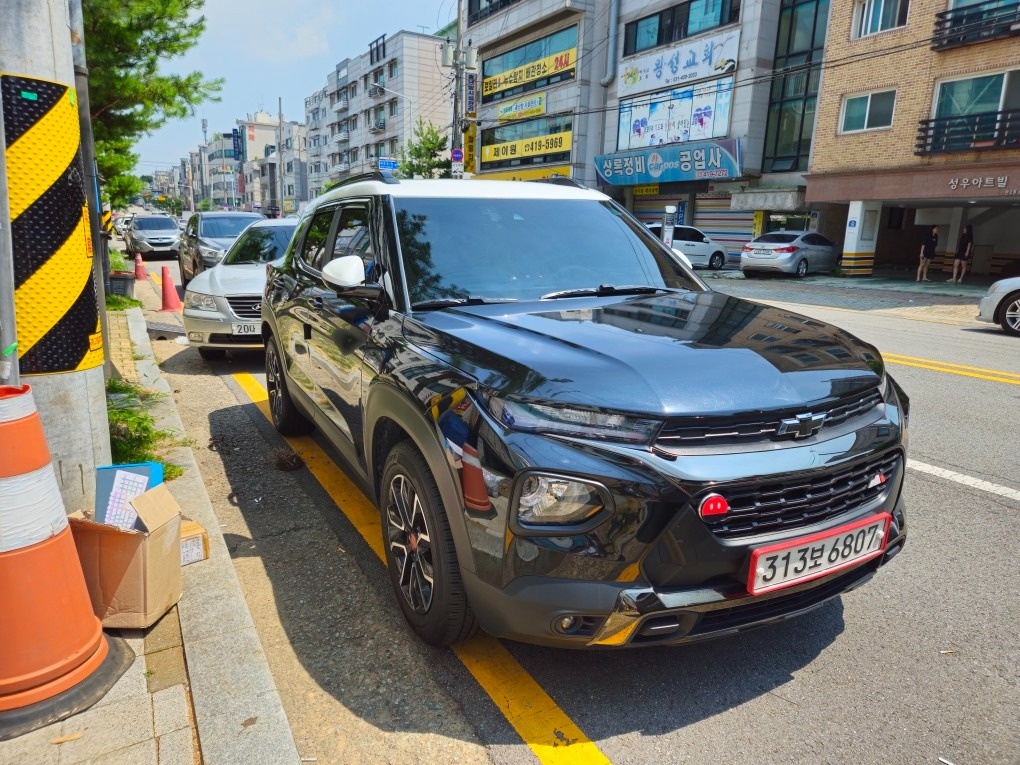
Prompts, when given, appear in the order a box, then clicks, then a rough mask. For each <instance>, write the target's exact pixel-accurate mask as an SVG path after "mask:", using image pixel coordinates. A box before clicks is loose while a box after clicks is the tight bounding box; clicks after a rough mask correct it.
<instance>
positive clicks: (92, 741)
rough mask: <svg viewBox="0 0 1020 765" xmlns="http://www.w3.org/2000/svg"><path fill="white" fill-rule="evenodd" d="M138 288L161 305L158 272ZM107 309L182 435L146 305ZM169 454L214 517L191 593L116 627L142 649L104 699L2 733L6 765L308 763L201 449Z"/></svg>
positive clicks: (122, 347)
mask: <svg viewBox="0 0 1020 765" xmlns="http://www.w3.org/2000/svg"><path fill="white" fill-rule="evenodd" d="M135 296H136V298H138V299H140V300H142V302H143V305H144V306H146V307H147V308H149V309H150V310H153V308H154V309H155V310H158V308H159V307H160V305H161V299H160V296H159V294H158V293H157V291H156V289H155V288H154V285H153V283H152V281H151V280H146V281H145V282H136V283H135ZM107 315H108V318H109V324H110V338H109V346H110V347H109V351H108V352H109V354H110V358H111V360H112V361H113V364H114V366H115V367H116V368H117V370H118V372H119V373H120V374H121V375H122V376H123V377H124V378H125V379H127V380H130V381H132V382H137V383H138V384H140V385H143V386H144V387H147V388H151V389H154V390H157V391H161V392H162V393H164V394H165V396H163V397H162V398H161V400H160V401H159V402H158V403H157V404H156V405H155V406H154V407H153V409H152V410H151V411H152V414H153V415H154V416H155V417H156V420H157V426H158V427H159V428H161V429H164V430H169V431H172V432H174V433H179V434H181V435H182V436H184V435H185V433H184V428H183V425H182V424H181V420H180V417H179V416H178V414H177V409H176V406H175V404H174V400H173V396H172V395H171V391H170V388H169V386H168V385H167V384H166V382H165V380H164V379H163V377H162V376H161V374H160V371H159V367H158V366H157V364H156V360H155V358H154V356H153V353H152V346H151V344H150V342H149V334H148V328H147V326H146V319H145V316H144V315H143V312H142V310H141V309H139V308H133V309H130V310H128V311H126V312H109V313H108V314H107ZM150 315H151V314H150ZM156 316H157V317H158V319H159V320H161V321H165V324H166V325H167V327H168V329H169V328H173V327H175V326H180V316H179V315H178V314H164V313H160V314H157V315H156ZM170 460H171V461H172V462H174V463H175V464H178V465H180V466H181V467H183V468H184V475H183V476H181V477H180V478H178V479H176V480H174V481H172V482H170V483H168V484H167V485H168V488H169V489H170V491H171V493H172V494H173V495H174V497H175V498H176V499H177V501H178V503H179V504H180V505H181V507H182V508H183V510H184V512H185V514H186V515H188V517H190V518H192V519H194V520H196V521H198V522H199V523H201V524H202V525H203V526H204V527H205V529H206V531H207V532H208V534H209V547H210V557H209V558H208V559H207V560H204V561H201V562H198V563H193V564H191V565H190V566H186V567H184V569H183V571H182V574H183V584H184V587H183V589H184V594H183V597H182V598H181V600H180V602H179V603H178V605H177V606H176V607H175V608H173V609H171V610H170V612H169V613H167V614H166V616H164V617H163V618H162V619H161V620H160V621H159V622H157V623H156V624H155V625H153V626H152V627H150V628H149V629H147V630H109V631H108V632H109V633H110V634H117V635H120V636H121V637H124V638H125V639H126V640H127V641H128V644H129V645H130V647H131V648H132V650H134V652H135V655H136V658H135V661H134V663H133V664H132V665H131V667H130V668H129V669H128V671H127V672H126V673H125V674H124V676H123V677H122V678H121V679H120V680H119V681H118V682H117V684H116V685H114V687H113V688H112V689H111V690H110V692H109V693H107V695H106V696H105V697H104V698H103V699H102V700H101V701H100V702H99V703H98V704H96V705H95V706H93V707H92V708H90V709H88V710H86V711H84V712H82V713H80V714H76V715H73V716H71V717H69V718H67V719H65V720H63V721H61V722H58V723H54V724H52V725H49V726H46V727H44V728H40V729H39V730H36V731H33V732H31V733H28V734H26V735H23V736H20V737H18V738H14V739H12V740H10V741H5V742H0V765H8V764H9V765H21V763H32V764H33V765H37V764H39V765H49V764H50V763H53V764H54V765H75V763H86V762H87V763H95V764H96V765H100V763H101V764H102V765H149V764H157V763H158V765H200V764H201V763H214V764H215V765H220V764H221V763H225V764H227V765H234V764H235V763H236V765H252V764H253V763H274V765H275V764H276V763H285V764H287V765H291V764H296V763H299V762H300V757H299V756H298V753H297V747H296V745H295V743H294V738H293V736H292V734H291V730H290V726H289V724H288V722H287V718H286V715H285V713H284V710H283V705H282V703H281V701H280V697H279V694H278V693H277V690H276V685H275V683H274V681H273V677H272V675H271V674H270V671H269V665H268V663H267V661H266V657H265V654H264V653H263V650H262V644H261V643H260V641H259V637H258V634H257V633H256V631H255V626H254V623H253V621H252V618H251V615H250V613H249V612H248V606H247V603H246V602H245V599H244V594H243V592H242V591H241V587H240V585H239V584H238V581H237V577H236V575H235V573H234V567H233V563H232V561H231V559H230V555H229V553H228V552H227V548H226V545H225V544H224V541H223V535H222V534H221V532H220V524H219V521H218V520H217V518H216V516H215V514H214V513H213V510H212V506H211V504H210V502H209V497H208V495H207V494H206V490H205V486H204V484H203V483H202V477H201V475H200V474H199V472H198V466H197V463H196V462H195V457H194V455H193V453H192V451H191V449H190V448H189V447H180V448H177V449H175V450H174V451H173V452H172V453H171V454H170Z"/></svg>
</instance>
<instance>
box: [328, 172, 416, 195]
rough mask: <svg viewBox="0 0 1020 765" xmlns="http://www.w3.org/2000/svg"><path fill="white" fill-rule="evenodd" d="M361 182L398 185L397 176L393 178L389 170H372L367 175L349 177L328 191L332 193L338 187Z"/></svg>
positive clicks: (360, 174) (359, 174)
mask: <svg viewBox="0 0 1020 765" xmlns="http://www.w3.org/2000/svg"><path fill="white" fill-rule="evenodd" d="M362 181H379V182H380V183H400V179H399V178H397V176H395V175H394V174H393V173H391V172H390V171H389V170H372V171H371V172H368V173H358V175H351V176H349V177H347V178H344V179H343V180H342V181H340V183H338V184H337V185H336V186H333V187H331V188H330V191H332V190H333V189H335V188H339V187H340V186H348V185H350V184H352V183H360V182H362Z"/></svg>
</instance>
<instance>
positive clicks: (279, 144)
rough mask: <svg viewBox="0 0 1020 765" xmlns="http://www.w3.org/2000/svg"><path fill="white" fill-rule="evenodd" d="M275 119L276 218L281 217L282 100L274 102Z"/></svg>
mask: <svg viewBox="0 0 1020 765" xmlns="http://www.w3.org/2000/svg"><path fill="white" fill-rule="evenodd" d="M276 117H277V120H278V121H279V124H280V138H279V140H278V141H277V142H276V175H277V180H278V181H279V182H280V198H279V199H278V200H277V202H276V207H277V212H276V217H277V218H282V217H283V98H282V97H280V98H279V99H278V100H277V102H276Z"/></svg>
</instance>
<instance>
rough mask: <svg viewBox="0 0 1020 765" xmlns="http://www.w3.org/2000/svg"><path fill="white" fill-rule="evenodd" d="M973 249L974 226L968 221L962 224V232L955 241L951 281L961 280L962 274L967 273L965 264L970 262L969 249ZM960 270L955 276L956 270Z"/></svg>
mask: <svg viewBox="0 0 1020 765" xmlns="http://www.w3.org/2000/svg"><path fill="white" fill-rule="evenodd" d="M973 249H974V227H973V226H972V225H970V224H969V223H968V224H967V225H966V226H964V228H963V233H962V234H960V241H958V242H957V243H956V257H955V258H953V278H952V279H950V280H949V281H951V282H957V283H959V282H962V281H963V277H964V275H966V273H967V264H968V263H970V256H971V251H972V250H973ZM957 271H959V272H960V276H959V277H957V276H956V272H957Z"/></svg>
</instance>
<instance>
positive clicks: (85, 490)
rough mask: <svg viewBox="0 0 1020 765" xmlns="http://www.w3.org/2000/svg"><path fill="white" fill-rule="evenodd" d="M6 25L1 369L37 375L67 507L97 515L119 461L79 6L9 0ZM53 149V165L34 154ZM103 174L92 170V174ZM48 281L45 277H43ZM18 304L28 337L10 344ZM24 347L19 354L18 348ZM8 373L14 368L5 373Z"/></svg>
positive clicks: (21, 330)
mask: <svg viewBox="0 0 1020 765" xmlns="http://www.w3.org/2000/svg"><path fill="white" fill-rule="evenodd" d="M4 6H5V11H4V14H5V15H4V23H3V24H0V61H2V62H3V67H4V70H5V71H4V72H3V73H2V75H0V92H2V96H3V97H2V100H0V111H2V117H0V119H2V125H3V139H4V149H5V152H0V154H4V153H5V157H4V158H3V159H2V160H0V167H2V168H3V175H4V178H3V180H4V188H3V189H0V192H2V193H0V198H2V199H3V200H4V201H3V202H2V203H0V208H5V209H3V220H2V221H0V255H2V259H0V260H2V263H0V265H2V266H3V268H2V269H0V280H2V282H0V296H2V297H0V304H4V307H3V310H2V311H0V318H2V319H3V328H2V337H3V345H2V346H0V354H3V353H7V354H8V355H7V356H0V361H8V362H10V361H12V359H16V364H17V365H18V366H17V370H16V371H15V372H14V374H13V375H11V374H8V382H10V381H11V379H12V377H13V379H17V375H19V374H20V375H21V376H22V377H23V378H24V377H30V378H31V379H30V382H31V384H32V388H33V394H34V397H35V400H36V404H37V406H38V410H39V415H40V418H41V419H42V423H43V428H44V430H45V432H46V441H47V443H48V445H49V448H50V452H51V453H52V455H53V464H54V467H55V468H56V472H57V479H58V484H59V487H60V493H61V495H62V498H63V500H64V504H65V506H66V507H68V508H71V509H74V508H79V507H92V506H93V505H94V503H95V469H96V466H97V465H105V464H108V463H109V462H110V461H111V457H110V434H109V424H108V419H107V414H106V386H105V380H104V375H103V359H104V349H103V335H102V332H101V330H100V311H101V310H104V307H103V306H102V305H101V304H100V302H99V295H98V292H97V286H96V280H95V278H94V274H93V244H92V243H93V238H92V231H91V226H90V224H89V215H88V211H87V209H86V205H87V201H88V196H89V190H88V188H87V183H86V179H87V171H86V166H85V165H84V164H83V162H82V150H81V132H80V126H79V122H78V106H77V101H78V99H77V96H76V93H75V88H74V61H73V56H72V50H71V41H70V39H69V37H68V6H67V0H7V2H5V3H4ZM37 146H45V147H46V149H47V161H46V162H42V161H40V157H39V156H38V153H37V152H36V151H34V150H32V149H33V147H37ZM88 172H92V167H89V168H88ZM37 274H42V275H43V276H42V277H41V278H33V277H35V276H36V275H37ZM12 294H13V296H14V301H13V305H14V314H16V319H17V321H16V323H17V333H16V335H14V336H15V337H16V340H14V341H11V340H9V339H8V338H9V337H10V336H11V334H12V333H13V330H14V325H15V322H13V321H11V320H10V316H9V314H10V303H9V296H10V295H12ZM12 346H13V347H12ZM0 371H2V370H0Z"/></svg>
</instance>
